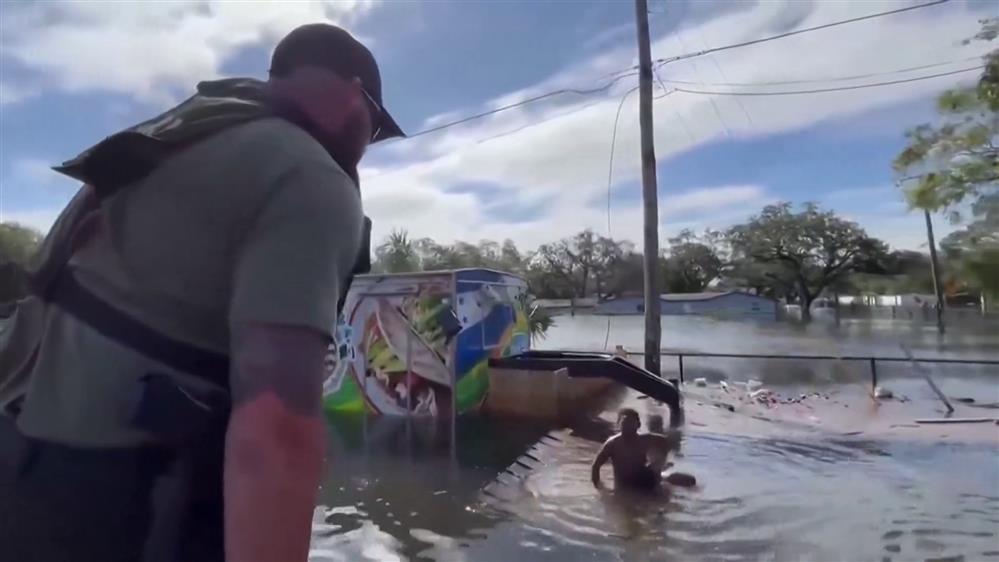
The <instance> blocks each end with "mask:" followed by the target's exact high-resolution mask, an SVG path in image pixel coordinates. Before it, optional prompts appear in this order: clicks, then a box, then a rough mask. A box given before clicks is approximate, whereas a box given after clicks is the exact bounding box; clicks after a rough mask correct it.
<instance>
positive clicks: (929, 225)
mask: <svg viewBox="0 0 999 562" xmlns="http://www.w3.org/2000/svg"><path fill="white" fill-rule="evenodd" d="M923 216H925V217H926V241H927V242H928V243H929V245H930V273H931V274H932V275H933V292H934V293H936V296H937V304H936V306H935V307H934V308H936V311H937V331H938V332H940V333H941V334H942V333H944V320H943V313H944V297H943V289H942V288H941V287H940V264H939V263H938V262H937V243H936V241H935V240H934V239H933V221H932V220H931V219H930V212H929V211H927V210H926V209H923Z"/></svg>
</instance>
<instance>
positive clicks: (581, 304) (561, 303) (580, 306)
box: [534, 298, 597, 314]
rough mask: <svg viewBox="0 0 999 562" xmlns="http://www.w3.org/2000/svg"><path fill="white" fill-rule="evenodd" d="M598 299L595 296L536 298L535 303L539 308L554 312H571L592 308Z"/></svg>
mask: <svg viewBox="0 0 999 562" xmlns="http://www.w3.org/2000/svg"><path fill="white" fill-rule="evenodd" d="M596 302H597V300H596V299H593V298H585V299H535V300H534V304H535V305H537V307H538V308H541V309H544V310H547V311H548V312H550V313H552V314H558V313H560V312H569V311H571V310H573V309H575V310H586V311H589V310H592V309H593V307H594V306H595V305H596Z"/></svg>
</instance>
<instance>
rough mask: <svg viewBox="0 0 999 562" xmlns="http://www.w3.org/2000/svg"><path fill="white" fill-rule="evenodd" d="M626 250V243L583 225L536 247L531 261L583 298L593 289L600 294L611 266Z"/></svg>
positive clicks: (613, 265) (609, 274)
mask: <svg viewBox="0 0 999 562" xmlns="http://www.w3.org/2000/svg"><path fill="white" fill-rule="evenodd" d="M627 251H630V243H628V242H616V241H614V240H612V239H610V238H607V237H604V236H599V235H597V234H594V232H593V231H592V230H590V229H586V230H584V231H582V232H580V233H579V234H577V235H575V236H573V237H571V238H563V239H562V240H559V241H558V242H555V243H552V244H543V245H541V246H540V247H539V248H538V251H537V253H536V254H535V256H534V261H535V262H536V263H537V266H538V267H540V268H541V270H542V271H547V272H549V273H550V274H552V275H554V276H556V277H557V278H558V279H559V284H562V285H564V286H568V287H569V289H570V290H571V296H573V297H577V298H585V297H587V296H589V295H590V294H594V293H596V295H597V296H598V297H604V296H606V295H605V289H606V288H607V287H608V286H610V285H611V283H612V279H613V275H614V267H615V266H616V265H618V264H619V263H620V262H621V260H623V259H624V256H625V254H626V253H627Z"/></svg>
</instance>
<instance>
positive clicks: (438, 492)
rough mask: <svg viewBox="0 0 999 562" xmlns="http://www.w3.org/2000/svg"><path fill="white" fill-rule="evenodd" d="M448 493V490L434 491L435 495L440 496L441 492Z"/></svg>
mask: <svg viewBox="0 0 999 562" xmlns="http://www.w3.org/2000/svg"><path fill="white" fill-rule="evenodd" d="M446 493H447V490H437V491H436V492H434V495H435V496H439V495H441V494H446Z"/></svg>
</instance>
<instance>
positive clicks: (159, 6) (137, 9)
mask: <svg viewBox="0 0 999 562" xmlns="http://www.w3.org/2000/svg"><path fill="white" fill-rule="evenodd" d="M371 4H372V2H371V1H368V0H346V1H335V2H334V1H329V2H325V1H318V0H312V1H299V2H226V1H221V0H218V1H207V2H206V1H199V0H175V1H171V2H41V3H30V4H28V3H25V4H13V3H7V2H4V7H3V10H2V12H0V14H2V22H0V32H2V33H0V37H2V39H0V47H2V49H3V54H4V56H6V57H10V58H11V59H13V60H16V61H17V62H18V63H19V64H20V65H21V66H23V67H25V68H26V69H27V70H29V71H31V72H33V73H35V74H37V75H38V78H37V80H38V81H39V82H40V83H43V84H44V85H45V86H47V87H49V88H54V89H59V90H64V91H70V92H76V91H86V90H98V91H110V92H118V93H124V94H130V95H133V96H135V97H137V98H139V99H142V100H146V101H153V102H156V103H166V102H169V101H170V100H171V99H172V93H171V91H172V90H176V89H182V90H183V91H188V90H190V88H191V87H192V86H193V85H194V84H195V83H196V82H197V81H199V80H205V79H210V78H212V77H215V76H218V75H219V71H220V66H221V64H222V63H223V61H224V60H226V59H227V58H229V57H230V56H232V55H233V54H235V53H236V52H237V51H238V50H239V49H240V48H243V47H247V46H250V45H254V44H259V43H263V42H273V41H276V40H277V39H278V38H280V37H281V36H282V35H283V34H284V33H286V32H288V31H290V30H291V29H292V28H294V27H295V26H296V25H299V24H302V23H308V22H315V21H332V22H338V23H341V24H344V23H347V24H349V23H350V21H351V18H352V17H355V16H356V15H357V14H359V13H362V12H364V11H365V10H366V9H367V8H368V7H370V5H371ZM261 65H262V66H261V69H260V70H261V72H263V71H265V70H266V66H265V65H266V61H262V62H261ZM7 87H13V86H11V85H8V86H7Z"/></svg>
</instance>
